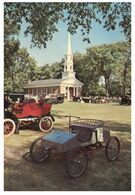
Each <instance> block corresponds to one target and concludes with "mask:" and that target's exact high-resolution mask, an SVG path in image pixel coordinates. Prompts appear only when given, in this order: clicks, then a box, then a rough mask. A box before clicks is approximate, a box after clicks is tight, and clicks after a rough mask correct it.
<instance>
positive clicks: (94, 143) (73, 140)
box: [29, 119, 120, 178]
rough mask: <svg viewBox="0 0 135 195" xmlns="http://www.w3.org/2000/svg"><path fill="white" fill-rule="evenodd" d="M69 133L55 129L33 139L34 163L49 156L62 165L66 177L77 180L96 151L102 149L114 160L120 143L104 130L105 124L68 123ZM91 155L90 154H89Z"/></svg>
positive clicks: (90, 122) (31, 153)
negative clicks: (62, 163)
mask: <svg viewBox="0 0 135 195" xmlns="http://www.w3.org/2000/svg"><path fill="white" fill-rule="evenodd" d="M69 121H70V123H69V131H65V130H59V129H58V130H54V131H52V132H50V133H49V134H47V135H44V136H42V137H39V138H36V139H35V140H34V141H33V142H32V144H31V146H30V150H29V156H30V157H31V159H32V160H34V161H36V162H43V161H45V160H47V159H48V158H49V157H51V158H52V159H60V160H62V162H64V166H65V169H66V172H67V174H68V175H69V176H70V177H72V178H76V177H79V176H81V175H82V174H83V173H84V171H85V170H86V169H87V165H88V159H89V157H88V155H89V153H90V154H91V152H92V151H96V149H99V148H100V149H105V155H106V158H107V160H108V161H114V160H116V159H117V158H118V156H119V153H120V142H119V139H118V138H117V137H116V136H111V135H110V132H109V131H108V130H106V129H104V127H103V125H104V122H103V121H102V120H97V119H77V120H75V121H71V120H69ZM90 156H92V155H90Z"/></svg>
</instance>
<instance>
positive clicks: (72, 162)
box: [65, 147, 88, 178]
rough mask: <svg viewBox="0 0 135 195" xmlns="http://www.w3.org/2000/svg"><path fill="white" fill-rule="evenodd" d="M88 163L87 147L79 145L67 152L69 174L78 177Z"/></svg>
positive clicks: (66, 162)
mask: <svg viewBox="0 0 135 195" xmlns="http://www.w3.org/2000/svg"><path fill="white" fill-rule="evenodd" d="M87 164H88V156H87V151H86V149H85V148H82V147H79V148H76V149H75V150H72V151H69V152H68V153H67V154H66V159H65V169H66V172H67V174H68V175H69V176H70V177H72V178H76V177H79V176H80V175H82V174H83V173H84V171H85V170H86V168H87Z"/></svg>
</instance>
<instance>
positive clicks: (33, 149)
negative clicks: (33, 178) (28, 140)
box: [30, 137, 50, 162]
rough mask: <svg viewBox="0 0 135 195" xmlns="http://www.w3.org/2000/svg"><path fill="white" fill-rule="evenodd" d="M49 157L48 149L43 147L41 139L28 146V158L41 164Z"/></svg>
mask: <svg viewBox="0 0 135 195" xmlns="http://www.w3.org/2000/svg"><path fill="white" fill-rule="evenodd" d="M49 155H50V150H49V148H47V147H45V146H44V144H43V141H42V137H38V138H37V139H35V140H34V141H33V142H32V144H31V146H30V157H31V158H32V159H33V160H34V161H36V162H43V161H44V160H46V159H47V158H48V157H49Z"/></svg>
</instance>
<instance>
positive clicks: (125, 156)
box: [4, 102, 131, 191]
mask: <svg viewBox="0 0 135 195" xmlns="http://www.w3.org/2000/svg"><path fill="white" fill-rule="evenodd" d="M52 113H54V114H55V115H57V116H55V119H56V122H55V123H54V128H56V129H57V128H60V129H65V130H67V129H68V118H66V117H60V116H62V115H74V116H80V117H83V118H95V119H101V120H104V121H105V125H106V126H107V127H108V129H109V130H110V131H111V134H112V135H116V136H118V137H119V139H120V143H121V152H120V156H119V159H118V160H117V161H115V162H111V163H110V162H108V161H107V160H106V158H105V155H104V150H97V151H94V152H93V153H92V156H91V155H90V156H89V164H88V168H87V171H86V173H85V174H83V175H82V176H81V177H79V178H77V179H70V178H68V177H67V175H66V173H65V170H64V167H63V164H62V163H61V161H57V160H52V159H49V160H48V161H46V162H44V163H40V164H38V163H33V162H31V161H26V160H25V159H24V158H22V156H23V155H24V154H25V153H26V152H28V151H29V147H30V144H31V142H32V141H33V140H34V139H35V138H36V137H38V136H40V135H43V133H42V132H40V131H33V130H20V134H19V135H17V134H14V135H12V136H10V137H8V138H5V140H4V141H5V143H4V145H5V151H4V153H5V156H4V167H5V169H4V189H5V191H61V190H62V191H76V190H77V191H130V190H131V107H130V106H120V105H119V104H111V103H109V104H85V103H84V104H83V103H75V102H65V103H64V104H56V105H53V106H52ZM58 115H59V116H58Z"/></svg>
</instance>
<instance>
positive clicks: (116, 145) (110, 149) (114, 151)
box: [105, 137, 120, 161]
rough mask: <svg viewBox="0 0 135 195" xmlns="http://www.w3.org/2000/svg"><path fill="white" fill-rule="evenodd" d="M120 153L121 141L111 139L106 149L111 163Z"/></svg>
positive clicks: (115, 138) (114, 138)
mask: <svg viewBox="0 0 135 195" xmlns="http://www.w3.org/2000/svg"><path fill="white" fill-rule="evenodd" d="M119 153H120V141H119V139H118V138H117V137H110V139H109V140H108V142H107V144H106V147H105V154H106V158H107V160H109V161H114V160H116V159H117V158H118V156H119Z"/></svg>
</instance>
